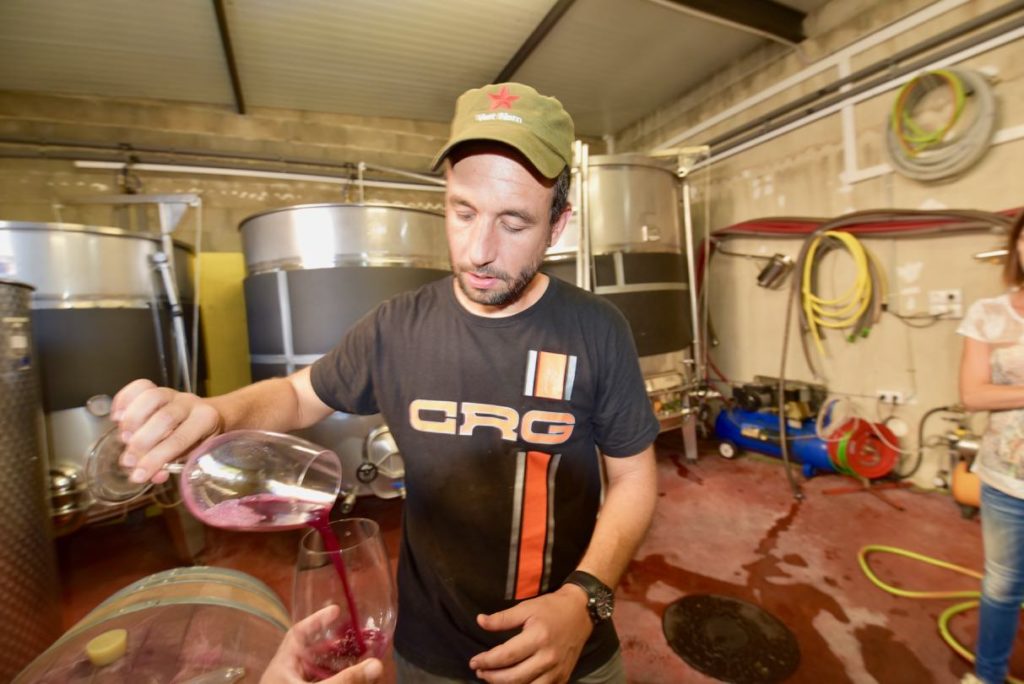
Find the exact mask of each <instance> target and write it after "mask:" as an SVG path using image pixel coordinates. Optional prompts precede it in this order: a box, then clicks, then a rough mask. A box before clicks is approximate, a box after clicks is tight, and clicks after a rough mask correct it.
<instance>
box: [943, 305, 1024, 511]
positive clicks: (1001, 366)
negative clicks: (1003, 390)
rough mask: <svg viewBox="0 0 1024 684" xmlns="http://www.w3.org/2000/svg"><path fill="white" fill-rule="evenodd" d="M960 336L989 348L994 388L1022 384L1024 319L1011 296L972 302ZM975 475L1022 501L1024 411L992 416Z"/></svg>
mask: <svg viewBox="0 0 1024 684" xmlns="http://www.w3.org/2000/svg"><path fill="white" fill-rule="evenodd" d="M957 333H959V334H961V335H963V336H964V337H970V338H971V339H975V340H978V341H980V342H985V343H986V344H988V345H989V350H990V352H989V363H990V365H991V368H992V382H993V383H994V384H996V385H1024V315H1021V314H1019V313H1017V311H1015V310H1014V308H1013V305H1012V304H1011V303H1010V294H1009V293H1007V294H1002V295H1000V296H998V297H991V298H988V299H980V300H978V301H976V302H974V304H972V305H971V306H970V308H969V309H968V310H967V315H966V316H964V320H963V322H962V323H961V324H960V327H959V328H957ZM972 470H973V471H974V472H976V473H977V474H978V476H979V477H980V478H981V480H982V481H983V482H985V484H988V485H990V486H992V487H995V488H996V489H999V490H1001V491H1003V492H1005V493H1007V494H1011V495H1013V496H1017V497H1021V498H1024V409H1006V410H1001V411H991V412H990V413H989V419H988V427H987V428H986V430H985V434H984V436H983V437H982V440H981V448H980V449H979V451H978V458H976V459H975V461H974V467H973V468H972Z"/></svg>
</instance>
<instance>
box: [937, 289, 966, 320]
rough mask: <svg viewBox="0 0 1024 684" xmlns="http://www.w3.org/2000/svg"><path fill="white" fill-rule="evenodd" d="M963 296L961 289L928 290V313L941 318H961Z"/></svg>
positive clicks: (962, 314) (962, 315)
mask: <svg viewBox="0 0 1024 684" xmlns="http://www.w3.org/2000/svg"><path fill="white" fill-rule="evenodd" d="M963 297H964V295H963V291H962V290H930V291H929V292H928V313H930V314H931V315H932V316H942V317H943V318H963V317H964V301H963Z"/></svg>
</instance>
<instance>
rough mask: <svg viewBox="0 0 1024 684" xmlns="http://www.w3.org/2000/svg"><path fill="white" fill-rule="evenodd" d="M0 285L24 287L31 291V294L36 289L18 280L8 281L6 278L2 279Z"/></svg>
mask: <svg viewBox="0 0 1024 684" xmlns="http://www.w3.org/2000/svg"><path fill="white" fill-rule="evenodd" d="M0 285H12V286H14V287H23V288H25V289H26V290H29V291H30V292H31V291H34V290H35V289H36V288H35V285H29V284H28V283H23V282H21V281H18V280H7V279H6V278H0Z"/></svg>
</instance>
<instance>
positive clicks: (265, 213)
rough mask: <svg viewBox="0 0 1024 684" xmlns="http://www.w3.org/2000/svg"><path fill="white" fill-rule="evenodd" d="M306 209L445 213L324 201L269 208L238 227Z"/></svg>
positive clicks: (248, 217) (393, 206)
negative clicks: (271, 216) (268, 217)
mask: <svg viewBox="0 0 1024 684" xmlns="http://www.w3.org/2000/svg"><path fill="white" fill-rule="evenodd" d="M304 209H393V210H395V211H412V212H417V213H420V214H427V215H429V216H439V217H442V218H443V217H444V214H442V213H441V212H439V211H430V210H429V209H421V208H419V207H403V206H401V205H397V204H346V203H342V202H338V203H332V202H324V203H322V204H296V205H294V206H291V207H278V208H276V209H267V210H266V211H261V212H260V213H258V214H253V215H252V216H246V217H245V218H244V219H242V221H241V223H239V224H238V229H239V230H241V229H242V226H244V225H245V224H246V223H248V222H249V221H254V220H256V219H258V218H263V217H264V216H269V215H271V214H279V213H283V212H289V211H301V210H304Z"/></svg>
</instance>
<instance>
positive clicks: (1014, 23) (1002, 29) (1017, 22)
mask: <svg viewBox="0 0 1024 684" xmlns="http://www.w3.org/2000/svg"><path fill="white" fill-rule="evenodd" d="M1015 4H1024V2H1018V3H1015ZM1022 26H1024V17H1018V18H1017V19H1014V20H1011V21H1008V22H1005V23H1003V24H1000V25H999V26H996V27H993V28H992V29H990V30H988V31H984V32H983V33H980V34H979V35H977V36H974V37H972V38H968V39H967V40H964V41H961V42H959V43H956V44H954V45H951V46H949V47H946V48H943V49H942V50H939V51H938V52H937V53H934V54H930V55H928V56H926V57H923V58H922V59H919V60H916V61H914V62H911V63H909V64H907V65H905V66H902V67H899V68H897V69H895V70H893V71H890V72H888V73H885V74H883V75H882V76H881V77H880V78H876V79H872V80H870V81H868V82H866V83H862V84H860V85H859V86H856V87H854V88H850V89H849V90H846V91H844V92H841V93H838V94H836V95H834V96H832V97H828V98H825V99H824V100H820V101H818V102H817V103H816V104H814V106H812V107H807V108H805V109H803V110H802V111H799V112H796V113H795V114H791V115H790V116H788V117H784V118H781V119H778V120H776V121H775V122H774V123H773V124H771V125H770V126H767V127H763V128H761V129H759V130H755V131H751V130H750V126H749V125H748V124H744V125H743V126H741V127H739V128H736V129H733V131H734V132H735V133H733V132H730V133H733V134H732V135H730V137H729V140H731V142H729V144H727V145H724V146H719V147H716V146H715V143H714V142H712V143H710V144H711V146H712V151H713V154H714V156H716V157H717V156H719V155H722V154H725V153H726V152H728V151H729V150H731V149H733V148H736V147H739V146H740V145H743V144H744V143H746V142H749V141H751V140H754V139H756V138H759V137H761V136H763V135H766V134H770V133H772V132H773V131H775V130H777V129H780V128H783V127H785V126H788V125H790V124H793V123H796V122H797V121H800V120H801V119H803V118H805V117H807V116H810V115H813V114H815V113H817V112H819V111H821V110H823V109H827V108H829V107H832V106H835V105H837V104H840V103H842V102H844V101H846V100H850V99H852V98H855V97H856V96H857V95H859V94H861V93H863V92H865V91H868V90H871V89H872V88H877V87H878V86H881V85H883V84H885V83H888V82H890V81H893V80H895V79H897V78H899V77H901V76H905V75H907V74H910V73H913V72H915V71H918V70H920V69H924V68H926V67H928V66H930V65H932V64H933V63H935V62H936V61H939V60H941V59H943V58H945V57H949V56H950V55H954V54H956V53H958V52H962V51H964V50H967V49H969V48H971V47H973V46H975V45H979V44H981V43H984V42H985V41H988V40H992V39H996V38H999V37H1002V36H1004V35H1005V34H1006V33H1008V32H1009V31H1012V30H1014V29H1017V28H1020V27H1022ZM741 133H745V134H741ZM720 138H721V136H720Z"/></svg>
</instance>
